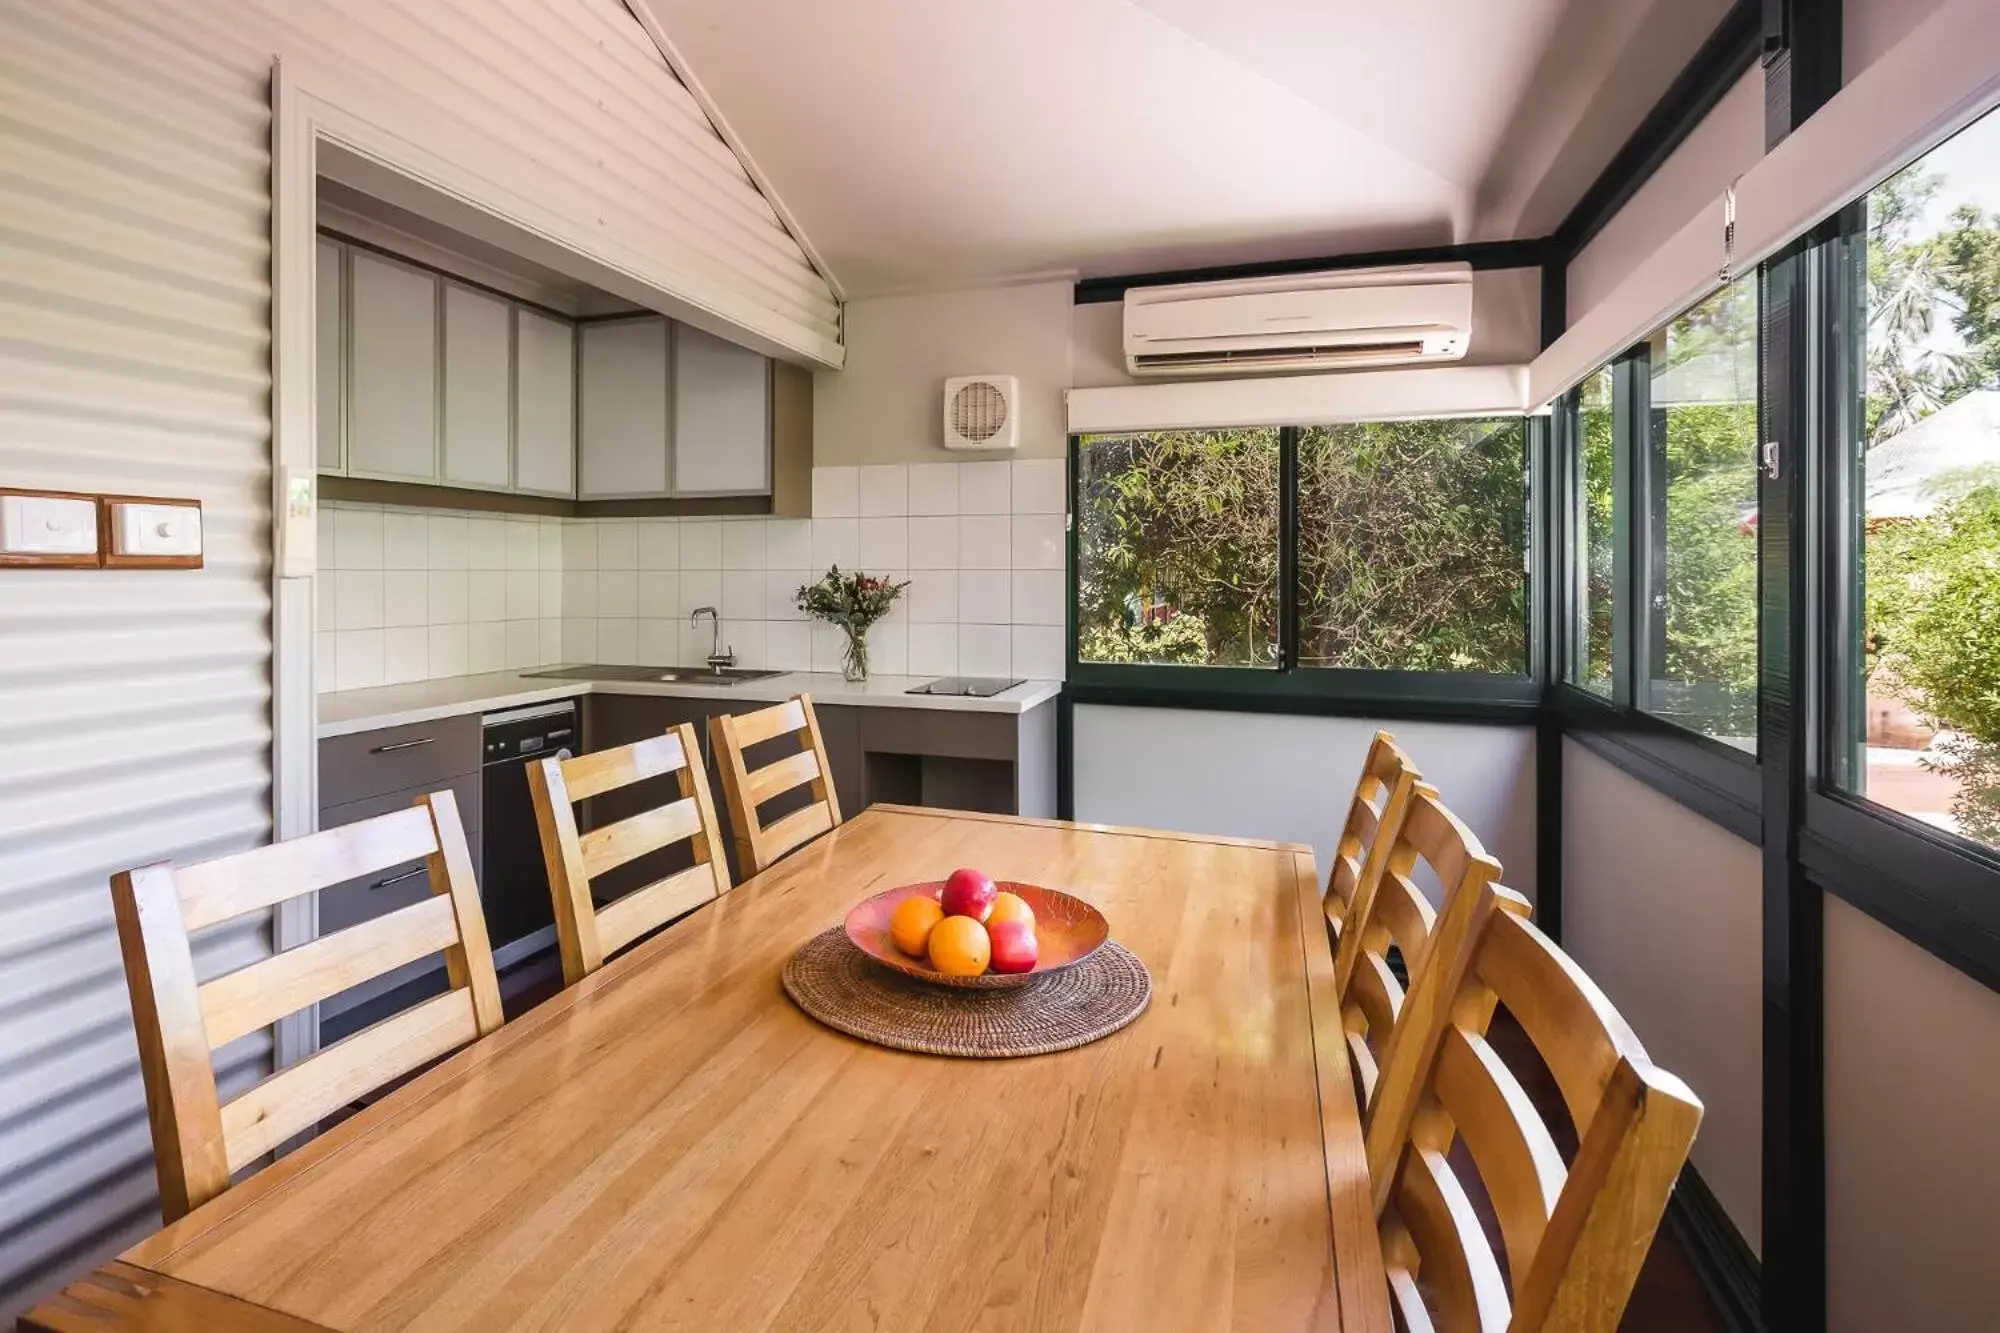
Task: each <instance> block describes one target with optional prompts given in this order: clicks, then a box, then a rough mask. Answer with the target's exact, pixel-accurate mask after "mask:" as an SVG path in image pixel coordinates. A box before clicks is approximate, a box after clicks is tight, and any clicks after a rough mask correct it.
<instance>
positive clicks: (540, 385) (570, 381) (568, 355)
mask: <svg viewBox="0 0 2000 1333" xmlns="http://www.w3.org/2000/svg"><path fill="white" fill-rule="evenodd" d="M514 321H515V333H514V338H515V345H514V489H515V490H517V491H525V492H527V493H529V494H531V495H560V496H563V497H565V498H570V497H574V496H575V495H576V329H575V326H573V325H571V324H570V323H569V322H568V321H567V320H561V319H555V318H553V317H551V316H548V315H544V314H541V313H540V312H539V311H535V310H530V309H528V308H527V307H526V306H521V307H518V308H517V309H516V310H515V311H514Z"/></svg>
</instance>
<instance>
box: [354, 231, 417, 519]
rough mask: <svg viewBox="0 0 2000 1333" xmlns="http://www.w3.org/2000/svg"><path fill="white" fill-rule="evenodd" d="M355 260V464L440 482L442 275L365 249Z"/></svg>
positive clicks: (366, 471)
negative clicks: (439, 318)
mask: <svg viewBox="0 0 2000 1333" xmlns="http://www.w3.org/2000/svg"><path fill="white" fill-rule="evenodd" d="M348 264H349V268H350V279H349V300H350V303H351V306H352V309H351V312H350V326H349V341H348V346H349V356H348V417H347V471H348V473H349V475H351V476H357V477H381V478H386V479H389V480H393V481H420V482H435V481H436V480H437V453H438V450H437V442H438V357H437V341H438V339H437V333H438V324H437V306H438V279H437V278H436V277H435V276H434V275H432V274H430V273H426V272H424V271H422V270H421V269H414V268H410V267H408V266H406V265H403V264H398V263H396V262H394V261H393V260H388V259H383V258H381V257H379V256H376V255H372V254H363V253H361V252H360V251H358V250H357V251H353V252H351V253H350V254H349V256H348Z"/></svg>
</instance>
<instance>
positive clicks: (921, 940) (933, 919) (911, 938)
mask: <svg viewBox="0 0 2000 1333" xmlns="http://www.w3.org/2000/svg"><path fill="white" fill-rule="evenodd" d="M942 920H944V908H942V907H940V906H938V901H937V899H935V898H932V897H928V896H926V895H924V894H918V895H917V896H916V897H914V898H905V899H903V901H901V902H899V903H897V904H896V910H895V911H894V912H892V913H890V915H889V938H891V939H893V940H894V941H895V942H896V947H897V948H898V949H901V950H902V951H903V952H904V953H906V954H908V955H910V957H912V958H922V957H924V956H925V955H926V953H928V951H929V949H930V938H931V928H932V927H934V926H936V925H937V923H938V922H940V921H942Z"/></svg>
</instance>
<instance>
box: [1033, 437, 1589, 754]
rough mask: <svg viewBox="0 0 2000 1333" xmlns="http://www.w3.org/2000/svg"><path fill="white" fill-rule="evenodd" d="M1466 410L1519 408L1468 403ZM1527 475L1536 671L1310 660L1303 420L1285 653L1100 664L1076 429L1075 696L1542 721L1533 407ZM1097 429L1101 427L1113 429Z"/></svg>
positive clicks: (1293, 469) (1287, 484)
mask: <svg viewBox="0 0 2000 1333" xmlns="http://www.w3.org/2000/svg"><path fill="white" fill-rule="evenodd" d="M1456 415H1462V416H1464V417H1466V418H1477V417H1492V416H1509V415H1512V414H1511V413H1505V412H1500V413H1480V412H1466V413H1462V414H1456ZM1523 420H1524V427H1525V430H1524V443H1523V452H1524V457H1523V460H1522V484H1523V488H1524V494H1525V497H1526V502H1527V503H1526V509H1527V532H1526V534H1525V537H1526V540H1525V542H1524V544H1523V545H1524V550H1523V552H1522V558H1523V573H1522V578H1523V586H1524V588H1525V589H1526V591H1527V598H1526V603H1525V604H1526V614H1525V616H1524V623H1523V624H1522V626H1521V632H1522V643H1523V645H1524V647H1525V650H1526V660H1525V667H1526V669H1525V670H1524V671H1522V672H1521V673H1519V674H1505V673H1496V672H1482V671H1403V670H1373V669H1366V668H1355V667H1324V666H1307V667H1302V666H1300V665H1299V662H1298V635H1299V627H1298V604H1299V586H1298V564H1299V561H1298V543H1299V535H1300V534H1299V519H1298V488H1299V440H1300V437H1301V434H1302V432H1303V431H1304V430H1305V428H1306V427H1305V426H1304V425H1303V424H1300V425H1287V426H1281V427H1279V428H1278V447H1279V479H1280V485H1279V514H1278V541H1279V550H1278V573H1279V580H1278V581H1279V604H1278V631H1279V645H1278V647H1279V654H1278V661H1277V662H1276V663H1275V664H1273V665H1272V666H1269V667H1243V666H1180V665H1174V664H1167V663H1130V662H1091V661H1085V660H1082V659H1080V658H1079V656H1078V652H1077V649H1078V630H1079V625H1078V617H1077V581H1078V574H1079V566H1078V561H1077V536H1078V516H1079V515H1080V514H1081V513H1082V512H1083V496H1082V493H1081V490H1080V487H1081V484H1082V468H1081V466H1080V462H1081V459H1080V450H1081V446H1082V442H1083V439H1084V434H1082V433H1072V434H1071V435H1070V437H1069V445H1068V458H1069V476H1068V487H1069V490H1068V495H1069V513H1070V518H1069V532H1068V559H1067V561H1066V564H1067V572H1068V583H1067V588H1066V592H1065V596H1066V600H1067V607H1066V615H1065V624H1066V630H1065V646H1064V657H1065V665H1066V668H1067V671H1068V678H1067V686H1066V693H1067V695H1068V697H1069V699H1070V700H1071V701H1072V702H1074V703H1108V704H1124V705H1132V706H1140V707H1147V706H1150V707H1171V708H1216V709H1225V710H1237V711H1248V712H1280V713H1297V714H1332V715H1353V716H1360V715H1381V716H1395V717H1412V718H1423V717H1439V718H1453V719H1457V720H1461V721H1473V722H1479V721H1490V722H1510V723H1516V724H1526V723H1531V722H1533V721H1534V720H1535V719H1536V717H1537V715H1538V713H1539V711H1540V709H1541V707H1542V705H1543V702H1544V698H1545V693H1546V683H1547V673H1548V663H1549V662H1550V660H1551V659H1550V656H1549V647H1548V633H1547V628H1546V622H1547V619H1548V617H1547V615H1546V614H1545V612H1544V605H1545V599H1546V596H1547V585H1548V583H1549V581H1550V580H1549V577H1548V569H1547V566H1548V562H1549V557H1548V554H1547V552H1548V547H1547V544H1546V543H1544V542H1543V541H1542V540H1541V539H1540V535H1539V534H1540V533H1541V532H1542V531H1543V528H1544V525H1545V524H1546V523H1547V522H1548V521H1549V514H1548V504H1547V500H1548V493H1549V469H1548V465H1547V463H1548V460H1547V455H1548V452H1549V451H1548V447H1547V438H1548V416H1547V414H1540V415H1536V414H1525V415H1524V418H1523ZM1113 433H1115V432H1108V431H1092V432H1088V434H1091V435H1104V434H1113Z"/></svg>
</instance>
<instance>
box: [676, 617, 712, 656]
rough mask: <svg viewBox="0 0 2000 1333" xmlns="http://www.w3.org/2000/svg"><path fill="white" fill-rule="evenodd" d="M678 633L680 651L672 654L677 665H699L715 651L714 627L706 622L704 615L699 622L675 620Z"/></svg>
mask: <svg viewBox="0 0 2000 1333" xmlns="http://www.w3.org/2000/svg"><path fill="white" fill-rule="evenodd" d="M677 624H678V627H679V634H680V641H681V646H680V651H679V652H677V653H675V654H674V662H675V664H676V665H679V666H700V665H701V664H702V663H703V662H706V661H707V660H708V655H709V654H710V653H711V652H714V651H715V627H714V626H712V625H710V624H709V623H708V618H707V617H706V616H704V617H702V621H701V623H700V624H698V625H697V624H695V623H693V622H692V621H688V620H681V621H679V622H677Z"/></svg>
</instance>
